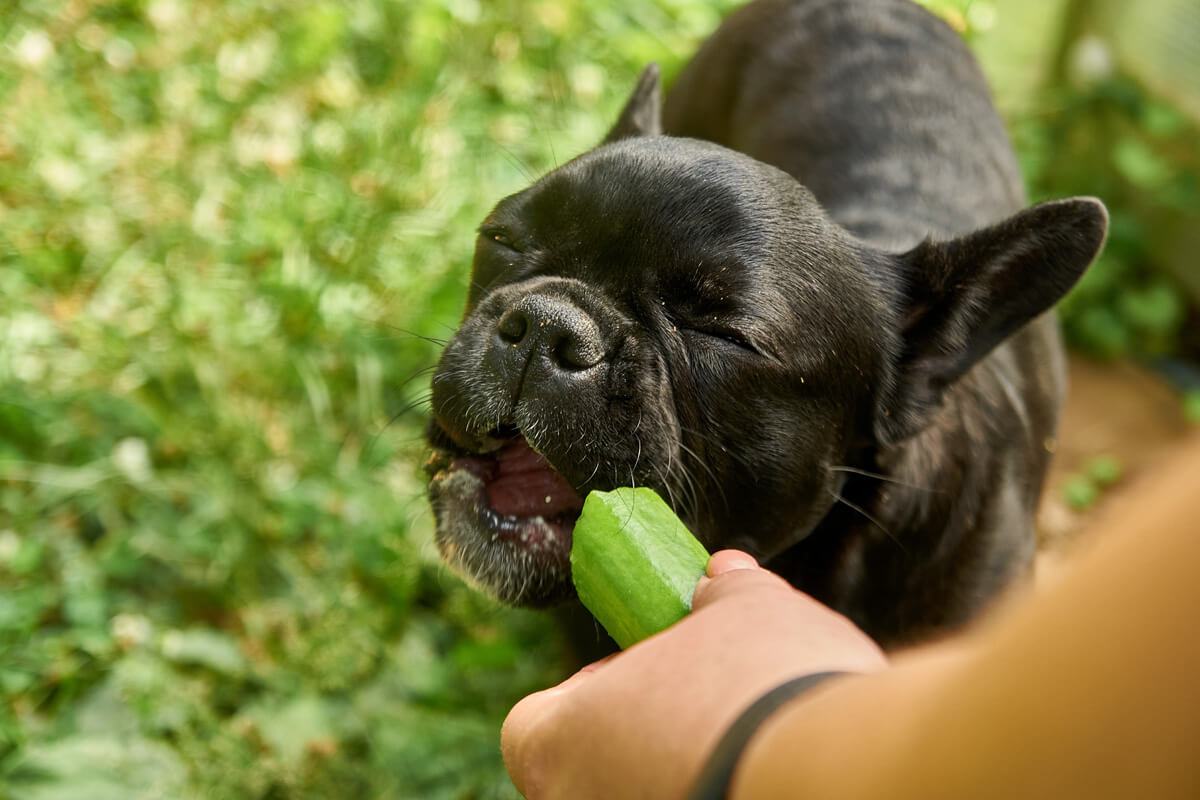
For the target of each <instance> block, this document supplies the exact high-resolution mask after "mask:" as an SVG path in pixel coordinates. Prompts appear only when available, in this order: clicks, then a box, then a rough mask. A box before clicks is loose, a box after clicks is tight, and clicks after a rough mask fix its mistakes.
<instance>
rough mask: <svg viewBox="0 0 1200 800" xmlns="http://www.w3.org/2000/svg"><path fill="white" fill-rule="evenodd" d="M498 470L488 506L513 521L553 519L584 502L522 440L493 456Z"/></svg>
mask: <svg viewBox="0 0 1200 800" xmlns="http://www.w3.org/2000/svg"><path fill="white" fill-rule="evenodd" d="M496 462H497V464H498V465H499V469H498V470H497V472H496V476H495V478H493V479H492V480H491V481H489V482H488V484H487V493H488V504H489V505H490V506H491V507H492V508H493V509H495V510H496V511H498V512H500V513H501V514H508V515H511V516H514V517H535V516H541V517H552V516H555V515H558V514H562V513H565V512H568V511H578V510H579V509H580V508H582V507H583V499H582V498H580V496H579V494H578V493H577V492H576V491H575V490H574V489H572V488H571V485H570V484H569V483H567V481H566V480H565V479H564V478H563V476H562V475H559V474H558V473H557V472H555V470H554V468H553V467H551V466H550V462H548V461H547V460H546V459H545V458H543V457H542V456H540V455H538V454H537V453H535V452H534V451H533V448H531V447H530V446H529V443H528V442H526V441H525V439H524V437H518V438H516V439H513V440H512V441H511V442H510V443H508V444H506V445H504V447H503V448H501V450H500V451H499V452H498V453H496Z"/></svg>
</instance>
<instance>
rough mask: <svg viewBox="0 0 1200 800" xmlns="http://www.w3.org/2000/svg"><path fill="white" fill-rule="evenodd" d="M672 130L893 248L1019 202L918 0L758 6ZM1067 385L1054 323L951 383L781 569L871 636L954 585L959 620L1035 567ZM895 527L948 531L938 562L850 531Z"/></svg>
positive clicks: (970, 73)
mask: <svg viewBox="0 0 1200 800" xmlns="http://www.w3.org/2000/svg"><path fill="white" fill-rule="evenodd" d="M663 125H664V132H665V133H668V134H671V135H677V136H690V137H696V138H703V139H708V140H712V141H716V142H718V143H721V144H724V145H726V146H728V147H731V148H733V149H737V150H740V151H743V152H745V153H747V154H749V155H751V156H753V157H755V158H757V159H759V160H761V161H765V162H767V163H771V164H774V165H776V166H778V167H780V168H781V169H784V170H785V171H787V172H789V173H791V174H792V175H794V176H795V177H796V178H797V179H798V180H799V181H800V182H801V183H803V184H804V185H806V186H807V187H808V188H809V189H810V190H811V191H812V192H813V193H814V194H815V195H816V197H817V199H818V200H819V201H820V202H821V204H822V205H823V206H824V207H825V209H826V211H827V212H828V213H829V214H830V216H831V217H832V218H833V219H834V220H836V221H837V222H838V223H840V224H841V225H842V226H844V227H845V228H847V229H848V230H849V231H851V232H852V233H854V234H856V235H857V236H859V237H860V238H862V239H864V240H866V241H868V242H870V243H872V244H873V245H876V246H879V247H882V248H884V249H890V250H901V249H905V248H909V247H913V246H915V245H917V244H918V243H919V242H921V241H922V240H924V239H926V238H927V237H933V238H935V239H945V238H949V237H951V236H955V235H959V234H963V233H966V232H969V231H972V230H975V229H978V228H980V227H982V226H984V225H988V224H992V223H995V222H997V221H998V220H1000V219H1002V218H1004V217H1006V216H1008V215H1010V214H1012V213H1013V212H1014V211H1017V210H1018V209H1020V208H1022V207H1023V206H1024V205H1025V193H1024V190H1023V188H1022V183H1021V178H1020V174H1019V171H1018V167H1017V164H1016V160H1015V157H1014V155H1013V152H1012V148H1011V146H1010V144H1009V140H1008V137H1007V135H1006V133H1005V130H1004V127H1003V125H1002V123H1001V121H1000V119H999V117H998V115H997V114H996V112H995V110H994V108H993V106H992V102H991V97H990V92H989V90H988V87H987V84H986V82H985V80H984V77H983V75H982V73H981V71H980V69H979V67H978V65H977V63H976V62H975V59H974V58H973V57H972V55H971V53H970V52H969V51H968V50H967V48H966V47H965V45H964V44H963V42H962V41H961V40H960V38H959V36H958V35H957V34H956V33H955V32H954V31H953V30H952V29H951V28H950V27H949V26H947V25H946V24H945V23H944V22H942V21H941V20H939V19H937V18H936V17H934V16H933V15H932V14H930V13H929V12H928V11H926V10H925V9H923V8H921V7H919V6H917V5H915V4H914V3H912V2H909V0H757V2H754V3H751V4H750V5H748V6H746V7H744V8H742V9H740V10H739V11H737V12H736V13H734V14H733V15H732V16H731V17H730V18H729V19H728V20H727V21H726V22H725V24H724V25H723V26H722V27H721V29H720V30H718V31H717V33H716V34H715V35H714V36H713V37H712V38H710V39H709V40H708V41H707V42H706V43H705V45H704V46H703V47H702V48H701V50H700V52H699V53H698V54H697V56H696V57H695V58H694V59H693V61H692V62H691V63H690V64H689V65H688V66H687V68H686V69H685V70H684V71H683V73H682V74H681V75H680V77H679V79H678V80H677V82H676V84H675V85H674V87H673V88H672V91H671V93H670V94H669V95H668V98H667V101H666V106H665V109H664V119H663ZM846 301H847V302H850V303H852V302H854V298H847V299H846ZM1064 387H1065V370H1064V365H1063V355H1062V348H1061V345H1060V342H1059V337H1058V332H1057V328H1056V326H1055V323H1054V320H1053V318H1052V316H1051V315H1049V314H1046V315H1043V316H1042V317H1041V318H1039V319H1036V320H1034V321H1033V322H1031V323H1030V324H1029V325H1028V326H1026V327H1025V328H1024V329H1023V330H1022V331H1020V332H1019V333H1017V334H1016V335H1015V336H1013V337H1012V338H1011V339H1009V340H1008V341H1007V342H1005V343H1004V344H1002V345H1000V346H999V347H997V348H996V349H995V350H993V351H992V353H991V354H990V355H988V356H987V357H985V358H983V359H982V360H981V361H980V362H979V363H977V364H976V366H975V367H974V368H973V369H971V370H970V371H969V372H968V373H967V374H966V375H964V376H963V377H962V378H961V379H959V380H958V381H957V383H955V384H954V385H952V386H951V387H950V388H949V390H948V391H947V392H946V393H945V395H944V397H943V399H942V402H941V405H940V407H939V408H937V409H935V410H934V411H933V412H932V413H931V415H930V419H929V421H928V424H927V425H925V427H924V428H923V429H922V430H921V431H919V432H917V433H916V434H915V435H913V436H911V437H909V438H907V439H905V440H904V441H902V442H900V443H899V444H896V445H893V446H891V447H887V448H883V449H881V450H880V452H879V453H878V454H877V455H876V456H875V457H874V458H875V462H874V464H873V465H872V466H874V467H877V468H878V471H879V472H880V473H881V474H883V475H886V476H887V482H888V483H889V484H890V485H888V486H887V487H886V488H883V489H880V487H879V484H878V483H875V482H874V481H873V480H872V479H871V478H870V477H866V476H863V477H860V478H859V479H858V480H857V481H852V482H851V484H850V485H848V486H847V487H846V488H845V490H844V491H843V496H844V497H845V498H847V499H848V500H850V501H851V503H853V504H854V505H855V506H856V509H854V510H851V509H849V508H847V507H842V508H841V512H842V513H835V514H831V515H830V518H829V519H828V520H827V521H826V523H825V524H823V525H822V526H821V527H820V528H818V530H817V531H815V532H814V534H813V535H811V536H810V537H809V538H808V539H807V540H806V541H804V542H801V543H800V545H798V546H797V547H795V548H793V549H792V551H791V552H789V553H786V554H784V556H782V557H780V558H778V559H776V560H775V561H774V562H772V564H771V566H772V567H773V568H775V569H776V570H778V571H779V572H781V573H782V574H784V575H785V576H787V577H789V579H791V580H792V581H793V582H794V583H796V584H797V585H800V586H803V587H804V588H806V589H808V590H809V591H811V592H813V593H814V594H816V595H817V596H819V597H821V598H822V599H824V600H825V601H826V602H830V603H832V604H834V605H835V606H837V607H839V608H843V609H845V610H847V612H848V613H850V614H851V616H853V617H855V618H859V619H873V620H880V619H883V620H890V623H886V622H885V623H884V624H883V626H882V628H883V630H882V631H878V630H877V634H878V635H881V636H883V637H884V638H887V637H888V636H896V637H899V638H902V639H906V638H910V637H913V636H915V635H919V632H918V631H915V630H914V629H913V627H914V626H913V619H914V618H915V617H917V616H920V615H919V614H918V613H916V611H915V609H916V608H917V607H918V606H924V608H923V610H922V612H921V613H923V614H925V615H926V616H927V615H928V602H929V600H930V598H931V597H933V596H936V595H938V594H944V593H946V592H949V594H948V595H945V596H953V597H954V598H955V599H954V602H951V603H947V604H946V606H945V609H946V611H945V617H944V618H942V619H941V620H939V621H938V622H937V624H936V625H935V627H941V626H947V625H949V626H953V625H955V624H957V623H959V622H961V621H963V620H965V619H966V618H968V617H969V616H970V615H971V614H972V613H973V611H974V610H975V609H977V608H978V607H979V606H980V605H982V604H983V603H984V602H986V600H987V599H988V598H990V597H991V596H992V595H994V594H995V592H996V591H997V590H998V589H999V588H1000V587H1002V586H1003V585H1005V584H1007V583H1008V582H1010V581H1011V580H1012V579H1013V578H1014V577H1015V576H1016V575H1019V574H1020V573H1021V572H1022V571H1023V570H1024V569H1025V568H1026V567H1027V566H1028V565H1029V564H1030V563H1031V561H1032V557H1033V553H1034V541H1035V538H1034V534H1033V528H1032V522H1033V509H1034V508H1035V506H1036V504H1037V499H1038V497H1039V495H1040V493H1041V488H1042V481H1043V476H1044V474H1045V470H1046V467H1047V464H1048V460H1049V451H1050V449H1052V443H1053V437H1054V433H1055V429H1056V426H1057V417H1058V411H1059V408H1060V405H1061V402H1062V396H1063V392H1064ZM859 512H862V513H859ZM867 518H869V519H867ZM906 524H907V525H910V526H912V527H913V528H917V529H918V530H913V529H912V528H906V527H905V525H906ZM881 526H882V527H885V528H887V530H885V531H884V533H886V534H887V535H888V536H889V537H893V538H902V539H905V540H906V541H907V542H908V543H910V544H914V541H913V539H912V538H911V537H913V536H918V537H919V536H922V535H924V536H929V537H934V536H936V537H944V538H943V539H942V541H941V542H940V543H939V545H938V547H937V550H938V551H939V552H938V556H937V557H934V558H930V559H909V558H906V557H904V555H903V553H898V547H900V548H902V547H904V546H905V545H904V543H903V542H902V543H901V544H900V545H895V544H894V543H892V542H887V541H885V542H883V543H882V545H877V546H869V545H865V544H864V543H863V542H864V537H856V536H854V535H846V531H847V530H848V529H853V528H858V529H862V530H864V531H871V532H872V533H873V534H874V535H875V536H878V535H879V533H880V532H879V530H878V529H879V528H880V527H881ZM893 528H895V529H893ZM920 528H925V529H926V531H921V530H919V529H920ZM865 538H870V537H869V536H868V537H865ZM917 549H920V548H917ZM867 575H870V576H871V577H872V578H873V579H872V580H861V579H860V578H862V577H865V576H867ZM884 576H889V577H888V578H887V579H884ZM884 586H887V587H890V588H889V589H887V590H881V589H882V587H884ZM897 587H904V588H903V589H902V590H900V591H896V588H897ZM951 587H957V588H951ZM909 606H911V610H910V608H909ZM935 616H936V615H935ZM928 623H929V620H928V619H925V620H923V624H928ZM888 628H890V629H891V630H890V631H888V630H887V629H888Z"/></svg>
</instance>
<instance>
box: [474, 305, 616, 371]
mask: <svg viewBox="0 0 1200 800" xmlns="http://www.w3.org/2000/svg"><path fill="white" fill-rule="evenodd" d="M496 334H497V336H499V337H500V340H501V341H502V342H503V343H504V344H505V345H506V346H507V347H511V348H514V349H516V350H517V351H519V352H521V353H522V355H523V356H524V357H525V359H529V358H531V357H533V356H534V355H537V354H539V353H540V354H542V355H545V356H546V357H547V358H548V359H549V361H550V363H551V364H553V365H554V366H555V367H557V368H559V369H562V370H567V371H576V370H583V369H587V368H588V367H592V366H595V365H596V364H598V363H600V361H602V360H603V359H604V341H603V337H602V336H601V334H600V327H599V326H598V325H597V324H596V321H595V320H594V319H592V317H591V316H590V315H588V314H587V313H585V312H584V311H583V310H582V309H580V308H579V307H578V306H576V305H574V304H573V303H571V302H570V301H567V300H563V299H560V298H557V297H548V296H546V295H540V294H530V295H525V296H524V297H522V298H521V299H520V300H518V301H517V303H516V304H514V305H513V306H512V307H511V308H509V309H508V310H507V311H505V312H504V313H503V314H501V315H500V321H499V322H498V323H497V324H496Z"/></svg>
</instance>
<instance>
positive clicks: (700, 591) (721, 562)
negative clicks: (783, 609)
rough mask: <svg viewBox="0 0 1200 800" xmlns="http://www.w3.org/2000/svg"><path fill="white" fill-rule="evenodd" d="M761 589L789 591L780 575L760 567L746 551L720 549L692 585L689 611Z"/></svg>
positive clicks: (789, 588)
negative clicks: (704, 573)
mask: <svg viewBox="0 0 1200 800" xmlns="http://www.w3.org/2000/svg"><path fill="white" fill-rule="evenodd" d="M762 589H767V590H772V591H774V590H784V591H789V592H790V591H791V587H790V586H789V585H788V584H787V582H786V581H784V580H783V578H780V577H779V576H778V575H776V574H775V573H773V572H770V571H768V570H765V569H763V568H762V567H760V566H759V565H758V562H757V561H755V560H754V556H752V555H750V554H749V553H744V552H742V551H741V550H720V551H718V552H716V553H713V555H712V556H711V557H710V558H709V560H708V569H707V574H706V575H705V576H704V577H702V578H701V579H700V581H699V582H698V583H697V584H696V590H695V592H694V593H693V594H692V611H698V610H700V609H701V608H704V607H705V606H709V605H712V604H713V603H715V602H717V601H718V600H720V599H722V598H724V597H728V596H730V595H734V594H740V593H742V592H748V591H759V590H762Z"/></svg>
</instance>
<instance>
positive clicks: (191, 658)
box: [161, 628, 246, 678]
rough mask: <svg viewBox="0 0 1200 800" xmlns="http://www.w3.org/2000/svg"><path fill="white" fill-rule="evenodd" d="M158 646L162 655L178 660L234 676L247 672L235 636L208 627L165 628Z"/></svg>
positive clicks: (179, 662)
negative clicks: (166, 629) (173, 629)
mask: <svg viewBox="0 0 1200 800" xmlns="http://www.w3.org/2000/svg"><path fill="white" fill-rule="evenodd" d="M161 647H162V654H163V657H164V658H166V659H168V660H169V661H174V662H175V663H177V664H191V665H195V666H200V667H207V668H208V669H211V670H213V671H214V672H217V673H219V674H221V675H225V676H228V677H235V678H236V677H241V676H242V675H243V674H245V672H246V659H245V657H244V656H243V655H242V651H241V650H240V649H238V645H237V642H236V641H235V640H234V638H233V637H232V636H230V635H229V634H227V633H223V632H221V631H217V630H213V629H211V628H191V629H188V630H182V631H178V630H177V631H167V632H166V633H165V634H163V637H162V643H161Z"/></svg>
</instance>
